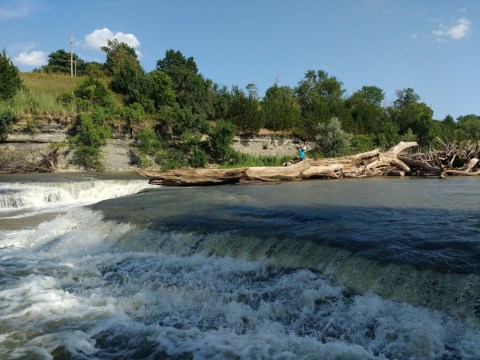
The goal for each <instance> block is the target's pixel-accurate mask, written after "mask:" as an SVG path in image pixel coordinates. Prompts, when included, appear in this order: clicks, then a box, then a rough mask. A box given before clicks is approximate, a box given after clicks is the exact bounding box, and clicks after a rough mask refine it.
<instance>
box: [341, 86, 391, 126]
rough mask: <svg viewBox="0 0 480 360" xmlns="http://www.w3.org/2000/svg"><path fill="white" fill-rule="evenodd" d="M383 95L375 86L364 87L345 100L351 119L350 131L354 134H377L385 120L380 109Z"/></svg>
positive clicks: (383, 112)
mask: <svg viewBox="0 0 480 360" xmlns="http://www.w3.org/2000/svg"><path fill="white" fill-rule="evenodd" d="M383 98H384V93H383V90H381V89H380V88H378V87H376V86H364V87H362V89H361V90H359V91H356V92H355V93H353V95H352V96H350V97H349V98H348V99H347V100H346V107H347V108H348V109H349V111H350V113H351V117H352V131H353V132H354V133H356V134H365V133H377V132H378V130H379V126H380V124H381V123H382V121H383V120H384V119H385V111H384V109H383V108H382V107H381V102H382V101H383Z"/></svg>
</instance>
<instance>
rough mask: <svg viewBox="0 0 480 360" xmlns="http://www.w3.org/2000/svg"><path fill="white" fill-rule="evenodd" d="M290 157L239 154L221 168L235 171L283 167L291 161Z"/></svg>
mask: <svg viewBox="0 0 480 360" xmlns="http://www.w3.org/2000/svg"><path fill="white" fill-rule="evenodd" d="M291 159H292V157H291V156H289V155H284V156H278V155H249V154H243V153H240V152H237V153H236V154H235V156H234V159H233V160H231V161H230V162H228V163H226V164H222V165H221V166H220V168H221V169H233V168H240V167H253V166H281V165H282V164H283V163H285V162H287V161H289V160H291Z"/></svg>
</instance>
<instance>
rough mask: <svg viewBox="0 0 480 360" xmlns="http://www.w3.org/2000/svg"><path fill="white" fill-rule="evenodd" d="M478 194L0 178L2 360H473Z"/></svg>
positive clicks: (478, 332) (416, 187)
mask: <svg viewBox="0 0 480 360" xmlns="http://www.w3.org/2000/svg"><path fill="white" fill-rule="evenodd" d="M479 215H480V179H479V178H463V177H462V178H460V177H458V178H448V179H447V180H436V179H412V178H401V179H397V178H380V179H355V180H335V181H329V180H319V181H306V182H295V183H284V184H280V185H243V186H239V185H234V186H219V187H203V188H199V187H197V188H172V187H161V186H149V185H148V184H147V181H146V180H145V179H139V178H137V177H135V176H133V175H108V174H106V175H105V174H104V175H85V174H83V175H82V174H76V175H73V174H70V175H69V174H63V175H59V174H55V175H23V176H3V177H0V359H478V358H480V234H479V233H480V216H479Z"/></svg>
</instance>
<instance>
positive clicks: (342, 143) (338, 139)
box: [315, 117, 353, 157]
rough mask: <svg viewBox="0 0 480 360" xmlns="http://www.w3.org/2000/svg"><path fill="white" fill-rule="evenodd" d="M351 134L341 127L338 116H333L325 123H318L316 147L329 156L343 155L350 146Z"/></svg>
mask: <svg viewBox="0 0 480 360" xmlns="http://www.w3.org/2000/svg"><path fill="white" fill-rule="evenodd" d="M352 138H353V136H352V134H347V133H346V132H345V131H344V130H343V129H342V124H341V122H340V120H338V118H336V117H333V118H331V119H330V121H328V122H327V123H319V124H318V126H317V133H316V139H315V140H316V141H315V142H316V148H317V150H319V151H320V152H321V153H322V154H324V155H325V156H329V157H335V156H339V155H344V154H345V153H346V152H347V151H348V149H349V148H350V143H351V141H352Z"/></svg>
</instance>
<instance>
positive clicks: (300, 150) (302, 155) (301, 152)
mask: <svg viewBox="0 0 480 360" xmlns="http://www.w3.org/2000/svg"><path fill="white" fill-rule="evenodd" d="M305 151H307V148H306V147H305V145H302V144H300V145H299V146H298V155H299V156H300V161H303V160H305Z"/></svg>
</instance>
